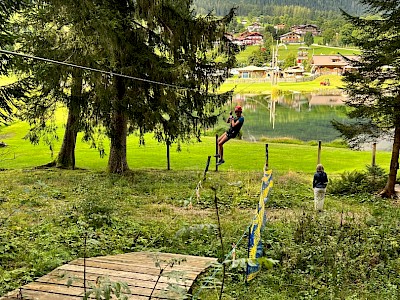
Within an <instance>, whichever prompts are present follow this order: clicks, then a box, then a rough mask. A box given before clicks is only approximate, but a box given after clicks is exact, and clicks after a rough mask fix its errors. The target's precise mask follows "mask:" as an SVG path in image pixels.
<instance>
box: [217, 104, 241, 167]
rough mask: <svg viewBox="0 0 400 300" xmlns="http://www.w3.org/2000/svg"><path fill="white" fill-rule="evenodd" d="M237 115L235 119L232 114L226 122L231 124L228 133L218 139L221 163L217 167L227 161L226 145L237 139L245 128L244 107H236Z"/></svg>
mask: <svg viewBox="0 0 400 300" xmlns="http://www.w3.org/2000/svg"><path fill="white" fill-rule="evenodd" d="M235 114H236V117H233V116H232V112H231V113H230V115H229V118H228V119H227V120H226V123H229V124H230V127H229V129H228V131H226V132H224V133H223V134H222V135H221V136H220V137H219V138H218V154H217V156H218V157H219V161H218V163H217V166H219V165H221V164H223V163H224V162H225V160H224V144H225V143H226V142H227V141H229V140H230V139H233V138H235V137H236V136H237V135H238V134H239V131H240V129H241V128H242V126H243V123H244V117H243V116H242V107H241V106H239V105H238V106H236V107H235Z"/></svg>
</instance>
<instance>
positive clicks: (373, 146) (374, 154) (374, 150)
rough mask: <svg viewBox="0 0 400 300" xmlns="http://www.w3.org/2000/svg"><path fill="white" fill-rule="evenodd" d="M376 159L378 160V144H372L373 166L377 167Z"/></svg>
mask: <svg viewBox="0 0 400 300" xmlns="http://www.w3.org/2000/svg"><path fill="white" fill-rule="evenodd" d="M375 158H376V143H373V144H372V163H371V166H372V167H375Z"/></svg>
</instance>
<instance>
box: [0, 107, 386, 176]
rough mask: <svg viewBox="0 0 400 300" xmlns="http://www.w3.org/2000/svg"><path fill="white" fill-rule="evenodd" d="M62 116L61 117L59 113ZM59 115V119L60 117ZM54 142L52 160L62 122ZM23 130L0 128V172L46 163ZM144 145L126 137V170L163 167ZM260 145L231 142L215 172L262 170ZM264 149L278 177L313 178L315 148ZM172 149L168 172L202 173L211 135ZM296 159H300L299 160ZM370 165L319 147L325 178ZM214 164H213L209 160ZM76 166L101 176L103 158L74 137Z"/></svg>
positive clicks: (155, 150) (355, 155) (360, 155)
mask: <svg viewBox="0 0 400 300" xmlns="http://www.w3.org/2000/svg"><path fill="white" fill-rule="evenodd" d="M64 113H65V112H64ZM64 113H63V112H62V111H60V112H59V117H60V118H62V117H65V115H64ZM58 127H59V130H58V134H59V136H60V140H59V141H55V145H54V148H53V151H54V152H53V155H57V151H58V150H59V147H60V143H61V138H62V134H63V124H62V122H60V123H59V125H58ZM28 129H29V128H28V125H27V124H26V123H24V122H16V123H14V124H12V125H10V126H7V127H0V141H4V142H5V143H6V144H7V145H8V147H6V148H2V149H1V148H0V158H2V159H1V160H0V168H3V169H23V168H32V167H35V166H38V165H43V164H46V163H48V162H50V161H51V160H52V159H54V157H51V154H52V152H51V151H50V149H49V146H47V145H45V144H44V143H43V142H42V143H41V144H39V145H36V146H34V145H31V144H30V142H29V141H28V140H25V139H23V137H24V136H25V135H26V133H27V131H28ZM145 140H146V144H145V146H140V145H139V138H138V137H137V136H134V135H132V136H130V137H129V138H128V150H127V151H128V164H129V166H130V167H131V168H132V169H148V168H151V169H165V168H166V166H167V160H166V146H165V145H163V144H159V143H158V142H156V141H155V140H154V139H153V138H152V136H151V135H147V136H146V139H145ZM265 144H266V143H265V142H247V141H241V140H232V141H229V143H227V144H226V145H225V160H226V163H225V164H224V165H223V166H222V167H221V168H220V169H221V170H223V171H224V170H238V171H239V170H241V171H254V170H258V169H262V167H263V164H264V162H265ZM268 144H269V164H270V166H271V168H273V169H276V170H278V171H280V172H289V171H296V172H304V173H308V174H310V173H313V171H314V169H315V164H316V162H317V154H318V147H317V146H316V144H317V143H314V144H315V145H314V146H311V145H307V144H304V145H293V144H280V143H268ZM104 146H105V150H106V153H108V146H109V145H108V141H107V140H105V141H104ZM176 149H177V145H172V147H171V151H170V161H171V168H172V169H173V170H196V171H199V170H202V169H203V168H204V165H205V162H206V161H207V156H209V155H211V156H213V155H214V154H215V135H214V136H206V137H204V138H203V139H202V142H201V143H195V142H193V143H189V144H183V145H182V151H180V152H178V151H176ZM300 154H301V155H300ZM371 160H372V155H371V152H369V151H360V152H358V151H353V150H350V149H344V148H333V147H325V145H322V153H321V161H322V163H324V164H325V166H326V169H327V170H329V172H330V173H333V174H338V173H341V172H343V171H346V170H347V171H350V170H353V169H358V170H360V169H364V167H365V165H367V164H370V163H371ZM376 160H377V164H379V165H381V166H382V167H384V168H386V167H387V166H389V161H390V153H389V152H378V154H377V158H376ZM213 161H214V160H213ZM76 165H77V167H78V168H83V169H90V170H96V171H104V170H105V169H106V166H107V156H106V157H105V158H100V156H99V153H98V151H97V150H96V149H93V148H90V145H89V144H87V143H84V142H82V141H81V139H80V138H78V143H77V147H76Z"/></svg>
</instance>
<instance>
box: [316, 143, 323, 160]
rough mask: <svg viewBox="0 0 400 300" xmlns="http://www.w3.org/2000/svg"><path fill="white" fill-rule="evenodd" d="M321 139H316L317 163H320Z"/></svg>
mask: <svg viewBox="0 0 400 300" xmlns="http://www.w3.org/2000/svg"><path fill="white" fill-rule="evenodd" d="M321 144H322V142H321V141H318V159H317V164H320V163H321Z"/></svg>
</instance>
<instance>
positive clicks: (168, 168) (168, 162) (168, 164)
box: [167, 141, 171, 171]
mask: <svg viewBox="0 0 400 300" xmlns="http://www.w3.org/2000/svg"><path fill="white" fill-rule="evenodd" d="M169 145H170V142H169V141H168V142H167V170H168V171H169V170H171V164H170V159H169Z"/></svg>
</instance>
